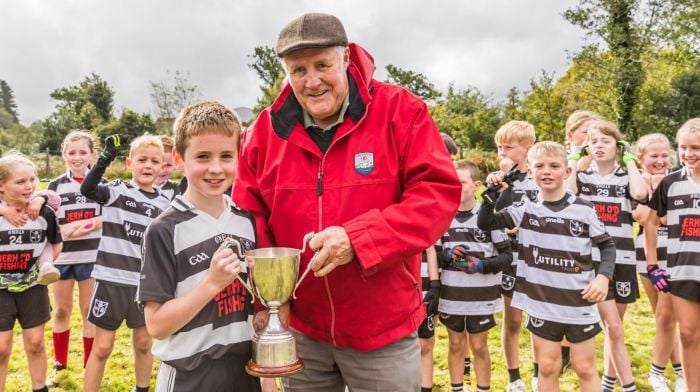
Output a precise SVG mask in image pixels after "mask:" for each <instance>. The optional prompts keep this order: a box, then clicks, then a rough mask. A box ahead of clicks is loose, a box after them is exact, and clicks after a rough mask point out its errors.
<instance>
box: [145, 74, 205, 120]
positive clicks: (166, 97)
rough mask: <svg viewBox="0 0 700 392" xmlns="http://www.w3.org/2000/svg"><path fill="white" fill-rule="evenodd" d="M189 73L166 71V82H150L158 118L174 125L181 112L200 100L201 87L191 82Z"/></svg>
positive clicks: (152, 100) (152, 99)
mask: <svg viewBox="0 0 700 392" xmlns="http://www.w3.org/2000/svg"><path fill="white" fill-rule="evenodd" d="M189 76H190V75H189V73H183V72H181V71H177V70H176V71H175V73H174V74H172V75H171V74H170V71H166V77H165V80H162V81H160V82H150V85H151V102H152V103H153V106H154V107H155V111H156V118H157V119H159V120H164V122H165V124H166V125H172V122H173V121H174V120H175V118H176V117H177V115H178V114H179V113H180V111H181V110H182V109H183V108H185V107H186V106H187V105H189V104H191V103H193V102H195V101H197V100H199V99H200V98H201V96H202V92H201V91H200V89H199V86H197V85H196V84H192V83H190V82H189V80H188V79H189Z"/></svg>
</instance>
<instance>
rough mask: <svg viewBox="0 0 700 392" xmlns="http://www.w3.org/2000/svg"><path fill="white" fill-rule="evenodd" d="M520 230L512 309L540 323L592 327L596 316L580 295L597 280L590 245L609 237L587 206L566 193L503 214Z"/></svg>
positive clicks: (513, 208)
mask: <svg viewBox="0 0 700 392" xmlns="http://www.w3.org/2000/svg"><path fill="white" fill-rule="evenodd" d="M503 212H504V217H505V219H506V221H507V222H508V227H510V228H515V227H517V228H518V239H519V248H520V251H519V252H518V267H517V278H516V283H515V292H514V293H513V301H512V306H513V307H516V308H519V309H522V310H524V311H526V312H527V313H528V314H529V315H531V316H533V317H536V318H541V319H543V320H548V321H555V322H559V323H565V324H592V323H595V322H598V321H599V320H600V317H599V315H598V309H597V308H596V305H595V304H591V303H590V302H588V301H586V300H584V299H583V298H581V291H582V290H583V289H584V288H585V287H586V286H588V284H589V283H590V282H591V281H592V280H593V279H594V278H595V269H594V265H593V259H592V257H591V248H592V247H593V244H598V243H601V242H605V241H608V240H609V239H610V235H609V234H608V233H607V232H606V230H605V226H604V225H603V223H602V222H601V221H600V219H599V218H598V215H597V214H596V212H595V209H594V208H593V206H592V205H591V204H590V202H588V201H586V200H583V199H581V198H579V197H576V196H575V195H574V194H573V193H571V192H567V193H566V197H564V198H563V199H562V200H560V201H557V202H547V201H538V202H535V203H533V202H526V203H524V204H522V205H520V206H511V207H508V208H506V209H505V210H504V211H503Z"/></svg>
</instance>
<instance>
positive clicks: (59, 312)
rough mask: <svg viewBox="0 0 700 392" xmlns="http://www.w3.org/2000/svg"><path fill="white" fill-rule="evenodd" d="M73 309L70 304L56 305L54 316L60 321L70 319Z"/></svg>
mask: <svg viewBox="0 0 700 392" xmlns="http://www.w3.org/2000/svg"><path fill="white" fill-rule="evenodd" d="M70 314H71V309H70V307H68V306H56V311H55V313H54V317H55V318H56V320H58V321H66V320H68V319H70Z"/></svg>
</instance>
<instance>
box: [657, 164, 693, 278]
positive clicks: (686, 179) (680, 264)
mask: <svg viewBox="0 0 700 392" xmlns="http://www.w3.org/2000/svg"><path fill="white" fill-rule="evenodd" d="M649 207H650V208H651V209H653V210H656V213H657V215H658V216H660V217H663V216H666V217H667V218H666V224H667V226H668V247H667V256H668V258H667V264H668V273H669V274H670V275H671V282H674V281H683V280H687V281H695V282H700V183H697V182H695V180H693V178H692V177H691V176H690V175H689V173H688V169H687V168H682V169H680V170H678V171H675V172H673V173H671V174H669V175H667V176H666V177H664V179H663V180H661V183H660V184H659V186H658V187H657V188H656V191H655V192H654V195H653V196H652V198H651V201H650V202H649Z"/></svg>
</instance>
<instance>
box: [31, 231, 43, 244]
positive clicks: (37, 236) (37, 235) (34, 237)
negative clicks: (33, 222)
mask: <svg viewBox="0 0 700 392" xmlns="http://www.w3.org/2000/svg"><path fill="white" fill-rule="evenodd" d="M29 242H41V230H30V231H29Z"/></svg>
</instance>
